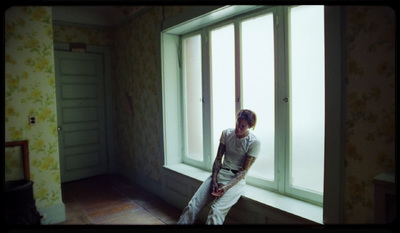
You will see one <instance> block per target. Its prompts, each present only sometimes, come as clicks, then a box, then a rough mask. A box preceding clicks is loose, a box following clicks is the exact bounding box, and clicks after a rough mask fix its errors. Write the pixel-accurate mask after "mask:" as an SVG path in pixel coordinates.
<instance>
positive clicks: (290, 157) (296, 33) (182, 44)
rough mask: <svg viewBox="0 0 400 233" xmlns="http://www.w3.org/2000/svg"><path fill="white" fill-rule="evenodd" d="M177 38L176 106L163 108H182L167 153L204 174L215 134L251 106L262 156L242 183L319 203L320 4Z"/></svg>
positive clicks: (270, 11)
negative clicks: (180, 158)
mask: <svg viewBox="0 0 400 233" xmlns="http://www.w3.org/2000/svg"><path fill="white" fill-rule="evenodd" d="M176 40H177V43H174V44H176V45H177V46H178V48H177V51H178V53H179V55H178V57H179V66H180V67H181V70H180V71H178V72H175V73H173V74H174V75H175V74H177V76H178V78H177V80H176V81H177V82H179V86H178V88H177V90H176V93H177V94H176V98H175V97H174V98H175V99H177V103H164V108H168V106H167V105H171V106H172V105H173V107H175V105H174V104H177V105H179V106H181V107H178V108H177V109H181V110H180V113H179V114H178V116H179V119H177V120H176V121H177V122H178V124H179V130H178V131H177V132H178V133H177V137H176V139H177V140H178V142H174V141H173V140H170V139H168V140H170V141H169V142H170V143H168V145H167V146H168V147H169V149H168V150H171V149H170V148H177V149H176V150H174V151H172V152H171V153H174V154H180V156H181V157H182V161H183V162H184V163H186V164H190V165H192V166H195V167H198V168H201V169H204V170H208V171H211V167H212V163H213V161H214V158H215V155H216V153H217V148H218V144H219V138H220V135H221V132H222V130H223V129H226V128H233V127H235V113H236V112H237V111H238V110H239V109H243V108H247V109H251V110H253V111H255V112H256V114H257V117H258V121H257V126H256V128H255V131H254V134H255V135H256V136H257V137H258V138H259V139H260V141H261V153H260V155H259V157H258V158H257V160H256V162H255V164H254V165H253V167H252V169H251V170H250V172H249V174H248V175H247V184H250V185H255V186H258V187H261V188H265V189H269V190H272V191H276V192H279V193H282V194H285V195H289V196H293V197H296V198H299V199H302V200H306V201H309V202H312V203H316V204H322V197H323V187H324V185H323V181H324V153H325V152H324V148H325V145H324V142H325V138H324V135H325V122H324V121H325V67H324V65H325V45H324V41H325V38H324V7H323V6H285V7H267V8H265V9H262V10H258V11H257V12H252V13H247V14H244V15H240V16H236V17H235V18H231V19H227V20H224V21H223V22H219V23H218V24H214V25H212V24H211V25H208V26H207V27H203V28H201V29H199V28H197V29H196V30H195V31H189V32H188V33H184V34H183V35H181V36H179V37H176ZM169 62H172V61H169ZM171 72H172V71H171ZM171 74H172V73H171ZM172 76H173V75H171V77H172ZM170 93H172V91H171V92H170ZM171 95H173V94H171ZM167 118H168V115H166V116H165V119H164V120H166V119H167ZM174 143H175V145H176V146H174V147H172V144H174Z"/></svg>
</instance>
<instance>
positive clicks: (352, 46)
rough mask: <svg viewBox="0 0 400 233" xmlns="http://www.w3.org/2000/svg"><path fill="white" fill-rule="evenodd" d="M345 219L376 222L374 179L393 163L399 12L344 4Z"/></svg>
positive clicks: (384, 8)
mask: <svg viewBox="0 0 400 233" xmlns="http://www.w3.org/2000/svg"><path fill="white" fill-rule="evenodd" d="M345 13H346V25H345V30H346V98H347V101H346V105H345V108H346V119H345V120H346V131H345V135H346V136H345V142H346V144H345V169H346V172H345V180H346V181H345V193H344V195H345V210H344V211H345V213H344V216H345V219H344V221H345V222H346V223H373V221H374V220H373V217H374V215H373V210H374V203H373V201H374V193H373V183H372V179H373V178H374V177H375V176H377V175H379V174H381V173H383V172H390V171H394V169H395V154H394V152H395V141H394V137H395V25H394V23H395V21H394V19H395V14H394V11H393V9H391V8H389V7H379V6H374V7H367V6H352V7H351V6H348V7H346V12H345Z"/></svg>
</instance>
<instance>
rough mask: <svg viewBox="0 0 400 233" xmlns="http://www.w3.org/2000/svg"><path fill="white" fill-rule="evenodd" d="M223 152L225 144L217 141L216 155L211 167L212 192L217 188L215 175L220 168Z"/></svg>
mask: <svg viewBox="0 0 400 233" xmlns="http://www.w3.org/2000/svg"><path fill="white" fill-rule="evenodd" d="M224 154H225V145H224V144H222V143H219V146H218V152H217V157H216V158H215V161H214V165H213V169H212V181H213V185H212V186H213V187H212V191H213V192H216V191H217V189H218V180H217V176H218V172H219V170H221V167H222V157H223V156H224Z"/></svg>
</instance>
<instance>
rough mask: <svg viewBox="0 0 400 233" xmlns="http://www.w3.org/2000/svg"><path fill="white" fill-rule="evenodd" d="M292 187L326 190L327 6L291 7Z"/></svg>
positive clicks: (317, 190)
mask: <svg viewBox="0 0 400 233" xmlns="http://www.w3.org/2000/svg"><path fill="white" fill-rule="evenodd" d="M289 23H290V45H289V50H290V51H289V54H290V56H289V57H290V62H289V64H290V96H291V98H290V99H291V101H290V106H291V109H290V112H291V116H290V126H291V131H290V139H291V148H290V151H291V156H290V169H291V170H290V174H291V175H290V178H291V186H294V187H299V188H301V189H306V190H312V191H315V192H318V193H322V192H323V180H324V133H325V132H324V129H325V82H324V81H325V76H324V73H325V67H324V64H325V59H324V51H325V48H324V7H323V6H299V7H293V8H290V22H289Z"/></svg>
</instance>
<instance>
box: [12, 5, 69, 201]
mask: <svg viewBox="0 0 400 233" xmlns="http://www.w3.org/2000/svg"><path fill="white" fill-rule="evenodd" d="M51 19H52V16H51V8H50V7H12V8H9V9H8V10H7V11H6V14H5V141H18V140H29V153H30V157H29V160H30V177H31V180H33V182H34V186H33V189H34V197H35V200H36V206H37V208H38V209H40V208H42V207H49V206H53V205H55V204H57V203H60V202H61V186H60V168H59V155H58V138H57V116H56V112H57V111H56V96H55V77H54V58H53V32H52V22H51ZM29 116H36V119H37V120H36V125H30V124H29V122H28V117H29ZM19 156H20V151H18V149H6V162H5V164H6V169H5V172H6V177H8V178H9V179H15V178H16V177H17V176H16V175H15V174H21V170H22V161H20V159H19Z"/></svg>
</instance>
